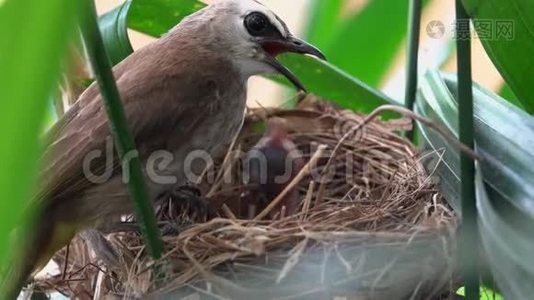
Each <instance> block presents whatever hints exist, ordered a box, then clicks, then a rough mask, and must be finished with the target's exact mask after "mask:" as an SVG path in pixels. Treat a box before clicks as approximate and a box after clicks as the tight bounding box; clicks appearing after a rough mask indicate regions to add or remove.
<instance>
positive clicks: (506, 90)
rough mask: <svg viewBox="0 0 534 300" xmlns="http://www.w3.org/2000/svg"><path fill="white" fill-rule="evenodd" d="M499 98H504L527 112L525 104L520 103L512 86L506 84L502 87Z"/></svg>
mask: <svg viewBox="0 0 534 300" xmlns="http://www.w3.org/2000/svg"><path fill="white" fill-rule="evenodd" d="M499 96H501V97H503V98H504V99H506V100H508V102H510V103H512V104H514V105H515V106H517V107H519V108H521V109H523V110H525V108H524V107H523V104H521V102H519V99H517V96H516V95H515V94H514V92H513V91H512V89H511V88H510V86H509V85H508V84H506V83H504V85H503V86H502V87H501V90H500V91H499Z"/></svg>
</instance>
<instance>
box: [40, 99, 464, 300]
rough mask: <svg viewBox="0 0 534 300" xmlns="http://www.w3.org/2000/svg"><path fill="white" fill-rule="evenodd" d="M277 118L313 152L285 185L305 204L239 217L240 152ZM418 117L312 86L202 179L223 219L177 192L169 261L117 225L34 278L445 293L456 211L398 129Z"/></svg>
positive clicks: (330, 293)
mask: <svg viewBox="0 0 534 300" xmlns="http://www.w3.org/2000/svg"><path fill="white" fill-rule="evenodd" d="M274 117H276V118H280V119H283V120H284V123H285V126H286V128H287V130H288V132H289V133H290V135H289V136H290V138H291V139H292V140H293V142H294V143H295V144H296V145H297V146H298V148H299V150H300V151H301V152H302V153H303V156H304V160H305V161H306V162H307V164H306V166H305V167H304V168H303V169H302V170H301V171H300V173H299V175H298V176H296V177H295V178H294V180H293V181H292V182H291V183H290V184H289V187H287V190H290V189H291V187H294V188H296V189H297V190H298V199H299V200H300V206H299V209H298V212H297V213H296V214H294V215H290V216H284V215H283V214H284V212H283V209H282V211H281V212H278V213H275V212H276V211H272V212H271V213H270V214H264V215H266V217H265V218H262V219H261V220H258V218H250V216H245V215H243V211H248V210H249V208H250V207H249V206H248V205H247V197H248V196H247V195H249V192H248V187H247V186H246V185H244V184H243V180H242V177H243V174H242V172H241V170H242V161H243V160H242V158H243V156H244V155H246V154H245V153H246V152H247V151H248V150H249V149H251V147H252V146H253V145H254V144H256V142H257V141H258V140H259V139H260V138H261V136H262V125H261V124H264V122H265V121H266V120H268V119H270V118H274ZM409 128H410V120H408V119H396V120H391V121H381V120H378V119H375V120H370V119H366V116H364V115H360V114H355V113H353V112H349V111H345V110H341V109H338V108H336V107H334V106H333V105H331V104H328V103H326V102H323V101H321V100H318V99H316V98H315V97H313V96H307V97H306V98H305V99H303V100H302V101H301V102H300V104H299V105H298V107H297V108H296V109H292V110H284V109H265V108H262V109H255V110H250V111H249V113H248V115H247V118H246V120H245V125H244V128H243V130H242V132H241V133H240V135H239V137H238V138H237V139H236V141H235V143H234V145H233V147H232V149H233V151H229V152H228V154H227V155H226V156H225V157H224V158H220V160H218V161H216V163H215V165H214V166H213V167H212V168H210V169H209V171H207V172H205V173H204V174H202V177H201V178H200V179H199V183H198V186H199V187H200V190H201V192H202V195H204V198H205V199H206V201H209V203H210V205H211V207H215V208H216V209H217V210H218V214H219V216H218V217H215V218H209V217H208V215H207V214H206V213H205V212H206V211H205V210H203V209H199V207H200V208H202V205H200V206H198V207H197V206H195V205H185V204H184V205H182V204H180V203H194V202H191V201H185V202H183V201H182V202H181V201H179V200H180V199H178V201H176V199H170V200H169V201H168V202H166V203H165V204H163V205H162V206H161V207H160V208H159V210H158V218H159V221H160V222H161V224H162V227H163V228H164V229H163V231H164V242H165V249H166V251H165V252H166V254H165V255H164V257H163V258H162V259H161V260H160V261H158V262H156V263H154V262H153V261H151V260H150V258H149V256H148V254H147V251H146V249H145V247H144V243H143V241H142V238H141V237H140V235H139V233H138V232H137V231H135V230H134V231H133V232H125V231H124V229H121V227H123V226H119V227H117V228H111V229H109V230H108V231H111V232H110V233H109V234H108V235H107V240H104V238H103V236H100V239H101V241H102V242H104V243H100V245H101V247H100V248H101V249H100V250H98V251H96V252H97V255H95V253H94V252H95V251H92V250H91V249H92V248H91V247H89V246H88V244H89V243H87V242H85V240H89V239H84V238H82V237H83V235H82V237H78V238H76V239H75V240H74V241H73V242H72V243H71V245H70V247H69V248H68V249H64V250H62V251H61V252H60V253H58V254H57V255H56V262H57V263H58V265H59V268H60V270H61V272H60V274H59V275H55V276H52V277H49V278H47V279H44V280H40V281H38V282H37V283H36V285H37V287H38V288H40V289H55V290H57V291H59V292H61V293H63V294H65V295H67V296H70V297H73V298H77V299H117V298H118V299H120V298H128V299H138V298H139V299H141V298H142V299H145V298H158V299H159V298H161V299H177V298H180V297H185V296H188V295H196V296H194V297H193V298H191V299H196V298H199V297H200V298H202V297H207V298H209V299H211V298H215V299H252V298H254V299H333V298H337V299H441V298H444V297H445V296H444V295H448V293H449V292H450V291H451V290H452V289H453V288H454V286H453V285H454V273H455V257H454V256H455V255H454V249H455V244H454V232H455V230H456V228H457V219H456V217H455V215H454V213H453V211H452V210H451V208H450V207H449V206H448V205H447V204H446V202H445V201H444V200H443V198H442V197H441V196H440V195H439V193H438V192H437V190H436V187H435V186H434V185H433V180H432V173H431V172H428V171H426V170H425V167H424V160H425V159H426V158H428V157H430V156H431V154H428V153H427V154H423V153H419V152H418V151H417V150H416V149H415V148H414V146H413V145H412V144H411V143H410V142H409V141H408V140H406V139H405V138H402V137H401V136H400V135H399V133H400V132H402V131H405V130H407V129H409ZM430 171H431V170H430ZM187 197H195V195H194V193H193V192H191V193H188V192H184V198H187ZM182 200H183V199H182ZM201 201H202V200H201ZM177 203H178V204H177ZM184 206H186V207H184ZM244 208H245V209H244ZM258 213H260V212H259V211H257V212H255V215H256V216H257V214H258ZM264 213H266V211H264ZM275 214H276V215H275ZM273 215H274V216H273ZM123 221H124V220H123ZM122 225H127V224H122ZM167 225H170V226H167ZM169 228H170V229H169ZM178 232H179V234H178ZM94 239H95V238H94V233H93V240H94ZM96 239H97V240H98V239H99V238H98V234H97V238H96ZM106 241H108V243H106ZM97 244H98V243H97ZM106 244H107V246H106ZM93 245H94V242H93ZM102 245H104V246H102ZM106 247H107V248H106ZM97 248H98V247H97ZM66 261H67V263H66ZM195 297H196V298H195Z"/></svg>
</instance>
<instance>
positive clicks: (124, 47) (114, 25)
mask: <svg viewBox="0 0 534 300" xmlns="http://www.w3.org/2000/svg"><path fill="white" fill-rule="evenodd" d="M131 4H132V0H128V1H126V2H124V3H123V4H122V5H119V6H117V7H116V8H115V9H113V10H111V11H109V12H107V13H105V14H104V15H102V16H101V17H100V18H99V21H98V25H99V27H100V31H101V33H102V37H103V39H104V40H105V41H108V42H107V43H106V50H107V52H108V54H109V59H110V60H111V63H112V64H113V65H116V64H118V63H119V62H121V61H122V60H123V59H124V58H126V57H127V56H128V55H130V54H131V53H132V52H133V48H132V45H131V44H130V39H129V37H128V28H127V26H126V20H127V17H128V12H129V9H130V7H131Z"/></svg>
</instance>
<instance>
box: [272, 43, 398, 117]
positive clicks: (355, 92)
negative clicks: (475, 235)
mask: <svg viewBox="0 0 534 300" xmlns="http://www.w3.org/2000/svg"><path fill="white" fill-rule="evenodd" d="M280 61H281V62H282V63H283V64H284V65H286V66H287V67H288V68H289V69H291V71H293V72H294V73H295V75H296V76H297V78H299V79H300V80H301V81H302V83H303V84H304V86H305V87H306V88H307V89H308V90H309V91H310V92H312V93H314V94H316V95H318V96H321V97H324V98H326V99H329V100H332V101H334V102H336V103H337V104H339V105H340V106H342V107H344V108H347V109H352V110H357V111H360V112H371V111H372V110H373V109H375V108H376V107H377V106H380V105H382V104H399V103H396V102H395V101H394V100H392V99H391V98H389V97H387V96H386V95H384V94H382V93H381V92H379V91H377V90H375V89H373V88H371V87H369V86H368V85H366V84H365V83H363V82H362V81H360V80H358V79H356V78H354V77H352V76H350V75H349V74H347V73H346V72H344V71H342V70H340V69H339V68H337V67H336V66H334V65H332V64H330V63H328V62H325V61H321V60H318V59H315V58H313V57H309V56H304V55H299V54H292V53H291V54H284V55H281V56H280ZM284 82H285V81H284Z"/></svg>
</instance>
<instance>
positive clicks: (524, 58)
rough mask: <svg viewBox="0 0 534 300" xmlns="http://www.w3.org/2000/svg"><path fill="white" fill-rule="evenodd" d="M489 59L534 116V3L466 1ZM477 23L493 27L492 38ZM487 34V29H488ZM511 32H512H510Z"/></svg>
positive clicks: (511, 0)
mask: <svg viewBox="0 0 534 300" xmlns="http://www.w3.org/2000/svg"><path fill="white" fill-rule="evenodd" d="M463 2H464V5H465V7H466V9H467V11H468V12H469V14H470V15H471V17H472V18H473V19H474V22H475V28H477V29H478V33H479V35H482V37H481V38H480V39H481V41H482V44H483V45H484V48H485V49H486V51H487V53H488V55H489V57H490V58H491V60H492V61H493V63H494V64H495V66H496V67H497V69H498V70H499V71H500V72H501V74H502V75H503V77H504V79H505V80H506V82H507V83H508V84H509V85H510V87H511V88H512V91H513V92H514V94H515V95H517V97H518V98H519V101H520V102H521V103H522V104H523V107H524V108H525V109H526V111H527V112H529V113H530V114H534V93H533V92H532V82H531V81H532V78H534V67H533V65H532V63H531V61H529V60H528V58H529V57H532V53H534V2H532V0H508V1H502V0H463ZM477 22H480V24H483V22H486V23H487V22H490V24H492V25H491V26H492V27H491V30H490V35H491V36H486V35H487V32H486V31H485V29H483V26H476V24H477ZM486 30H487V29H486ZM508 30H509V31H508Z"/></svg>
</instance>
